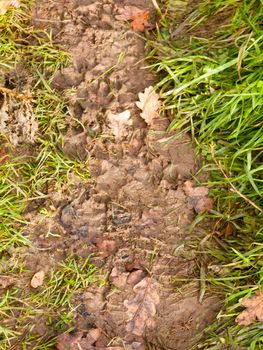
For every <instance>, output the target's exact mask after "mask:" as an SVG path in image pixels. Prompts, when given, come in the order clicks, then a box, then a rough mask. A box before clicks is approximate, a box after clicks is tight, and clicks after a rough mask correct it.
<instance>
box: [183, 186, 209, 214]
mask: <svg viewBox="0 0 263 350" xmlns="http://www.w3.org/2000/svg"><path fill="white" fill-rule="evenodd" d="M183 190H184V192H185V194H186V195H187V196H188V203H189V204H190V205H191V206H192V207H193V208H194V209H195V211H196V212H197V213H201V212H205V211H211V210H212V209H213V204H214V202H213V200H212V198H209V197H208V193H209V190H208V188H207V187H204V186H198V187H194V183H193V181H190V180H189V181H186V182H185V183H184V188H183Z"/></svg>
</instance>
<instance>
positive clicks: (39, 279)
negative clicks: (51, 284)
mask: <svg viewBox="0 0 263 350" xmlns="http://www.w3.org/2000/svg"><path fill="white" fill-rule="evenodd" d="M44 278H45V272H44V271H43V270H40V271H38V272H37V273H35V274H34V276H33V277H32V279H31V282H30V285H31V287H32V288H38V287H40V286H42V284H43V282H44Z"/></svg>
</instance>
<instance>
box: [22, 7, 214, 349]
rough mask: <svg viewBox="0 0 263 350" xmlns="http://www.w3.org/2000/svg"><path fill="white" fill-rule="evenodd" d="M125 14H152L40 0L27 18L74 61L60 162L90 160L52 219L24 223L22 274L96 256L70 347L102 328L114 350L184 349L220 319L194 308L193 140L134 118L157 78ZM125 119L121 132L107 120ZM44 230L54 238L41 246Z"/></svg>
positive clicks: (158, 121) (66, 84) (65, 82)
mask: <svg viewBox="0 0 263 350" xmlns="http://www.w3.org/2000/svg"><path fill="white" fill-rule="evenodd" d="M125 5H134V6H136V7H138V8H140V9H149V8H151V4H150V2H147V1H143V0H142V1H140V0H133V1H132V0H126V1H118V0H115V1H114V0H99V1H93V0H91V1H89V0H64V1H61V0H60V1H54V0H47V1H45V2H42V1H36V5H35V7H34V9H33V24H34V26H35V27H37V28H41V29H44V28H47V29H50V28H52V30H53V37H54V41H55V42H58V43H60V44H62V45H63V46H64V47H65V48H66V49H67V50H68V51H69V52H70V53H71V54H72V63H71V64H70V66H68V67H67V68H65V69H63V70H62V71H61V72H59V73H57V75H56V76H55V78H54V80H53V86H54V87H55V88H56V89H57V90H58V91H60V92H61V93H63V94H64V95H65V96H67V99H68V101H69V105H70V109H71V116H72V121H71V123H70V125H71V126H70V127H69V129H68V131H67V134H66V135H65V146H64V152H66V153H67V154H68V155H70V156H71V157H73V158H74V157H78V158H81V159H83V160H86V159H90V172H91V180H90V181H89V182H88V183H80V184H78V186H76V189H75V191H74V192H73V193H71V194H70V195H68V196H67V197H64V198H60V197H59V198H58V196H56V193H50V197H49V199H48V201H47V202H46V205H52V206H53V208H56V213H57V214H56V216H55V217H53V218H49V219H46V221H43V220H42V221H41V224H39V221H38V219H37V217H36V215H35V214H34V213H32V212H31V213H29V214H27V218H28V219H30V220H31V222H32V226H31V230H30V235H31V239H32V241H33V243H34V245H35V246H36V247H38V248H39V247H40V248H41V250H40V251H39V250H38V251H37V254H34V251H33V250H32V255H31V256H30V262H28V264H29V265H31V266H32V267H34V269H36V270H38V269H41V268H42V269H45V270H48V269H49V268H51V267H52V265H54V264H55V263H56V261H58V260H59V259H62V258H63V256H65V255H67V254H68V253H69V252H71V253H73V254H75V255H78V256H83V257H88V256H89V255H92V258H91V260H92V262H93V263H94V264H95V265H96V266H99V267H100V268H101V269H102V271H103V273H105V275H106V276H107V280H108V283H107V285H106V286H103V287H100V288H98V287H94V286H91V287H89V288H88V289H87V290H86V291H85V293H83V294H81V295H76V296H75V301H74V302H75V305H79V306H78V308H77V309H76V310H75V330H74V332H73V335H72V336H73V337H74V334H78V336H79V334H80V333H79V332H82V333H81V334H82V335H81V336H79V337H80V339H81V337H82V339H83V338H84V337H85V334H87V332H88V331H89V330H90V329H94V328H100V329H101V330H102V331H103V334H104V336H105V335H106V339H107V342H109V339H111V340H112V343H111V346H121V347H123V348H124V347H125V348H127V349H133V350H137V349H148V348H149V349H152V348H154V349H177V350H179V349H190V347H192V346H194V344H196V341H197V339H198V337H199V336H201V334H202V331H203V330H204V329H205V327H206V326H207V325H209V324H210V323H211V322H212V321H213V319H214V317H215V315H216V312H217V310H218V302H217V300H216V298H215V297H213V296H209V294H206V296H205V298H204V300H203V301H202V303H200V302H199V296H200V286H199V283H198V282H195V281H194V280H193V281H191V277H193V279H196V277H198V268H197V265H196V252H195V251H193V250H191V249H190V248H189V244H188V243H189V242H191V240H193V239H195V237H193V236H191V235H190V234H189V231H188V227H189V225H190V224H191V222H192V220H193V219H194V217H195V215H196V213H195V212H194V209H193V207H194V205H193V203H191V201H189V198H188V197H187V195H186V193H185V190H184V186H185V181H186V180H188V179H191V178H192V174H193V173H194V172H195V171H196V170H197V169H198V161H197V160H196V159H195V156H194V148H193V145H192V143H191V139H190V137H188V136H187V135H185V136H182V137H180V138H177V139H170V138H169V137H168V136H171V134H167V133H166V131H165V130H166V128H167V126H168V125H169V120H168V119H167V118H163V117H161V116H160V117H159V118H155V119H154V120H153V121H152V123H151V125H147V123H146V122H145V121H144V120H143V119H142V118H141V116H140V112H141V111H140V109H139V108H138V107H137V106H136V101H138V93H140V92H143V91H144V89H145V88H147V87H149V86H151V85H153V84H154V82H155V81H156V79H157V78H156V77H155V76H153V75H152V73H151V72H150V70H149V69H146V66H147V63H146V61H145V51H144V45H145V42H144V39H143V38H142V37H140V35H138V33H136V32H134V31H133V30H132V29H131V28H130V27H129V26H128V24H127V23H123V22H121V21H119V20H118V17H117V16H118V13H119V11H120V9H122V8H123V7H124V6H125ZM127 111H129V112H128V113H129V116H130V117H129V122H128V123H127V124H126V125H125V127H124V128H123V129H121V131H120V128H121V127H120V124H118V121H117V122H116V120H115V119H114V116H119V115H120V113H123V112H125V113H126V115H127ZM117 119H118V118H117ZM113 120H115V124H114V122H113ZM116 128H117V131H116ZM47 227H49V228H50V227H52V230H53V231H54V232H59V234H60V237H61V238H57V237H53V236H50V237H46V236H44V235H43V232H45V230H46V229H47ZM195 234H197V233H195ZM200 234H201V233H200ZM32 249H33V248H32ZM175 278H189V282H188V283H185V282H184V283H183V282H177V283H175ZM66 341H68V339H67V340H65V342H66ZM62 342H63V340H62ZM96 344H97V345H94V347H95V348H96V346H97V347H98V348H99V347H100V346H102V345H101V344H103V339H102V340H101V341H100V342H97V343H96ZM104 346H105V340H104ZM70 349H75V348H73V347H72V348H70Z"/></svg>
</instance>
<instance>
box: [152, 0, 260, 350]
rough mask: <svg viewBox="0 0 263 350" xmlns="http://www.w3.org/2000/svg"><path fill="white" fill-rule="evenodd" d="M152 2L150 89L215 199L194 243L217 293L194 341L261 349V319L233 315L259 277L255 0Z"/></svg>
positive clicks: (257, 285) (257, 4)
mask: <svg viewBox="0 0 263 350" xmlns="http://www.w3.org/2000/svg"><path fill="white" fill-rule="evenodd" d="M153 4H154V5H155V7H156V8H157V10H158V13H159V15H160V17H161V19H160V23H159V26H158V27H157V30H156V34H155V37H154V39H153V38H149V40H148V47H149V48H150V53H149V56H148V58H149V62H150V64H151V67H152V69H153V70H155V71H156V72H158V73H159V74H160V76H161V77H162V78H161V80H160V81H159V83H157V84H156V88H157V89H158V91H159V93H160V95H161V97H162V98H163V101H164V107H163V112H164V113H166V114H169V116H170V117H171V118H172V122H171V124H170V127H169V129H170V130H177V131H178V135H179V134H180V133H184V132H189V133H191V134H192V137H193V140H194V141H195V142H196V144H197V150H198V152H199V153H200V154H201V155H202V156H203V157H204V159H206V162H205V163H206V164H204V166H203V169H202V171H203V172H208V173H209V180H208V181H207V183H206V185H207V186H208V187H209V188H210V190H211V193H212V195H213V197H214V199H215V203H216V204H215V208H214V210H213V211H212V212H211V213H210V214H209V215H204V214H200V215H199V216H198V217H197V218H196V220H195V223H198V222H200V221H201V220H202V219H204V218H205V217H207V216H208V217H209V218H212V219H213V220H214V223H215V224H214V229H213V232H210V233H208V235H207V237H205V238H204V239H203V240H202V242H200V243H199V244H200V245H202V247H201V248H202V249H199V250H200V254H201V255H202V258H203V257H204V256H205V257H206V258H207V260H206V261H207V266H206V269H205V271H206V274H205V280H206V285H207V288H209V287H210V288H213V290H214V291H216V292H218V293H222V294H223V295H224V299H225V300H224V305H223V307H222V310H221V311H220V312H219V314H218V317H217V321H216V322H215V324H213V325H211V327H209V328H208V329H207V330H206V331H205V335H204V340H203V341H202V342H201V343H199V345H198V348H200V349H214V350H216V349H240V348H244V349H247V348H248V349H250V350H254V349H263V327H262V323H260V322H257V321H256V320H255V322H252V323H251V324H250V325H248V326H239V325H238V324H236V322H235V319H236V317H237V316H238V315H239V314H240V312H241V311H242V310H243V309H244V308H243V307H242V306H241V303H240V301H241V300H242V299H246V298H248V297H250V296H253V295H257V294H259V293H260V292H261V290H262V284H263V263H262V250H263V199H262V197H263V175H262V174H263V165H262V160H263V29H262V18H263V3H262V1H257V0H231V1H227V0H220V1H217V0H203V1H200V2H199V3H198V6H197V7H195V8H193V9H192V10H190V13H187V11H188V7H187V2H184V1H178V2H172V1H162V2H159V3H157V2H156V1H153ZM180 6H181V7H183V11H185V13H186V15H185V18H186V21H185V22H186V24H187V25H186V26H185V28H183V30H182V32H181V33H180V32H179V31H178V30H177V31H176V30H175V31H174V26H175V25H174V22H175V21H176V12H179V11H180ZM224 13H225V17H226V19H227V21H225V22H224V25H223V26H221V21H222V14H224ZM218 16H219V18H221V20H219V21H216V18H217V17H218ZM220 16H221V17H220ZM187 19H188V21H187ZM200 28H201V29H202V28H206V30H205V35H203V36H202V37H200V36H199V34H200V33H204V31H203V32H202V31H200V30H199V29H200ZM173 32H175V33H177V34H178V37H177V36H174V35H173ZM179 34H180V35H179ZM199 248H200V246H199ZM261 307H262V306H261ZM194 349H196V347H194Z"/></svg>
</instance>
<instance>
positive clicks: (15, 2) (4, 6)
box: [0, 0, 20, 15]
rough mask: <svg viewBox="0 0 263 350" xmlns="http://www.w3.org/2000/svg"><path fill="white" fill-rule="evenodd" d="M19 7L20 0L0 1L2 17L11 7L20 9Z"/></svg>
mask: <svg viewBox="0 0 263 350" xmlns="http://www.w3.org/2000/svg"><path fill="white" fill-rule="evenodd" d="M19 6H20V1H19V0H0V15H4V14H5V13H6V12H7V11H8V10H9V8H10V7H16V8H18V7H19Z"/></svg>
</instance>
